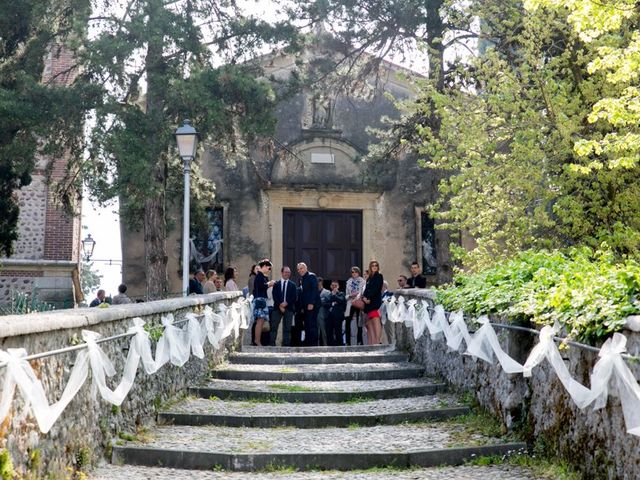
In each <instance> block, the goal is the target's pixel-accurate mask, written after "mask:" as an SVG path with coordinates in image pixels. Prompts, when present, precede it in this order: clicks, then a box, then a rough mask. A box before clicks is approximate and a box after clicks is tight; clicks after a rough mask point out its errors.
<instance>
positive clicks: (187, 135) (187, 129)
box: [175, 120, 198, 297]
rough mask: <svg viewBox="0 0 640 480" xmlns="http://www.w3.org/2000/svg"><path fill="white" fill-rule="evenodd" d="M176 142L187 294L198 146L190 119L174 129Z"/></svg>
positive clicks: (183, 282)
mask: <svg viewBox="0 0 640 480" xmlns="http://www.w3.org/2000/svg"><path fill="white" fill-rule="evenodd" d="M175 135H176V142H177V143H178V152H179V154H180V158H182V162H183V165H184V202H183V207H184V210H183V214H182V295H183V296H185V297H186V296H187V293H188V291H189V259H190V256H189V251H190V246H189V221H190V220H189V175H190V173H191V161H192V160H193V159H194V158H195V157H196V148H197V147H198V132H197V131H196V129H195V128H193V127H192V126H191V121H190V120H185V121H184V124H183V125H182V126H181V127H179V128H177V129H176V133H175Z"/></svg>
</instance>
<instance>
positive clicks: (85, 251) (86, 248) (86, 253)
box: [82, 233, 96, 262]
mask: <svg viewBox="0 0 640 480" xmlns="http://www.w3.org/2000/svg"><path fill="white" fill-rule="evenodd" d="M95 246H96V241H95V240H94V239H93V238H91V234H90V233H89V234H87V236H86V238H85V239H84V240H82V256H83V257H84V261H85V262H88V261H89V260H91V255H93V249H94V248H95Z"/></svg>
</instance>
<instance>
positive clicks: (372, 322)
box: [362, 260, 384, 345]
mask: <svg viewBox="0 0 640 480" xmlns="http://www.w3.org/2000/svg"><path fill="white" fill-rule="evenodd" d="M383 282H384V278H383V277H382V274H381V273H380V264H379V263H378V262H377V261H375V260H372V261H371V262H370V263H369V277H368V278H367V283H366V285H365V287H364V292H363V293H362V301H363V302H364V310H363V311H364V314H365V315H366V319H365V327H367V339H368V340H369V342H368V343H369V345H378V344H379V343H380V335H381V334H382V323H381V322H380V312H379V309H380V307H381V306H382V285H383Z"/></svg>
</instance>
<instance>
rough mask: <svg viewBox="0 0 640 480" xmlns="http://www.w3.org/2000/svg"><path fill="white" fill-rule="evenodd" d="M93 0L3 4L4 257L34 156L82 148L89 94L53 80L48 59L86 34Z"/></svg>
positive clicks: (0, 152)
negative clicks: (86, 16)
mask: <svg viewBox="0 0 640 480" xmlns="http://www.w3.org/2000/svg"><path fill="white" fill-rule="evenodd" d="M88 8H89V1H88V0H24V1H19V2H14V1H6V0H2V1H0V11H1V12H2V14H1V15H0V32H2V33H1V34H0V212H2V215H0V254H4V255H10V254H11V252H12V243H13V242H14V241H15V240H16V238H17V230H16V228H17V222H18V214H19V207H18V204H17V198H16V196H15V191H16V190H17V189H20V188H21V187H24V186H26V185H29V183H31V173H32V171H33V168H34V164H35V158H36V154H42V155H45V154H48V155H50V156H59V155H63V154H65V153H69V152H70V151H79V150H80V149H81V147H82V119H83V115H84V111H85V109H86V108H88V106H89V105H90V98H91V90H92V89H91V88H90V87H88V86H87V85H85V84H82V83H80V82H78V83H75V82H73V78H74V74H73V73H74V72H72V71H65V72H61V74H60V75H59V76H50V75H49V76H48V78H47V79H46V81H44V82H43V73H44V71H43V70H44V66H45V59H46V58H48V57H49V58H51V57H55V56H56V55H59V54H60V52H64V51H65V50H66V49H67V48H69V45H68V43H69V42H73V41H75V39H77V38H78V37H79V36H81V35H82V28H81V27H80V28H79V29H78V27H79V25H80V26H81V25H82V22H81V21H80V22H78V20H79V19H82V18H83V15H84V14H86V12H87V9H88Z"/></svg>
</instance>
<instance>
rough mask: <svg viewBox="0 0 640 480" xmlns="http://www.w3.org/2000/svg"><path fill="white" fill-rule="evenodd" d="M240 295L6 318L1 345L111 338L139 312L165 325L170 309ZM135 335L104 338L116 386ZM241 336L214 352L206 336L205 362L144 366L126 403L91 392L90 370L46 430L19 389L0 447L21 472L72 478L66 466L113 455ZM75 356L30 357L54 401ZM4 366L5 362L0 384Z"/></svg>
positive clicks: (33, 346)
mask: <svg viewBox="0 0 640 480" xmlns="http://www.w3.org/2000/svg"><path fill="white" fill-rule="evenodd" d="M239 296H240V293H239V292H238V293H235V292H233V293H231V292H220V293H212V294H208V295H198V296H191V297H187V298H178V299H170V300H160V301H154V302H147V303H137V304H130V305H118V306H111V307H109V308H85V309H73V310H58V311H53V312H46V313H33V314H28V315H16V316H6V317H0V349H2V350H7V349H9V348H25V349H26V350H27V352H28V353H29V354H35V353H40V352H45V351H50V350H55V349H59V348H64V347H69V346H72V345H74V344H77V343H81V342H82V340H81V338H82V336H81V332H82V330H92V331H95V332H98V333H100V335H101V336H102V337H108V336H113V335H117V334H121V333H125V332H127V330H128V329H129V328H130V327H131V326H132V319H133V318H135V317H140V318H142V319H143V320H144V321H145V322H146V323H147V324H150V325H161V323H160V322H161V317H162V315H165V314H168V313H172V314H173V315H174V317H175V319H176V321H179V320H180V319H181V318H184V315H185V314H186V313H188V312H195V311H198V310H199V309H200V308H201V307H203V306H204V305H210V306H212V308H214V307H215V305H214V304H217V303H220V302H224V303H226V304H231V303H232V302H233V301H234V300H235V299H237V298H238V297H239ZM130 338H131V337H124V338H120V339H117V340H113V341H109V342H104V343H101V344H100V346H101V348H102V349H103V351H104V352H105V353H106V354H107V356H108V357H109V358H110V359H111V361H112V362H113V364H114V366H115V369H116V372H117V373H116V378H114V379H112V381H111V382H109V386H110V387H111V388H114V387H115V386H116V385H117V384H118V383H119V381H120V375H121V373H122V369H123V365H124V362H125V359H126V355H127V350H128V346H129V342H130ZM238 341H239V339H236V338H231V337H229V338H227V340H226V341H224V342H223V343H221V345H220V348H218V349H216V350H214V349H213V347H212V346H211V345H210V344H209V343H208V342H206V343H205V347H204V348H205V354H206V355H205V358H204V359H203V360H200V359H198V358H196V357H194V356H192V357H191V359H190V360H189V362H187V363H186V364H185V365H184V366H183V367H181V368H178V367H175V366H173V365H171V364H167V365H165V366H164V367H162V368H161V369H160V370H159V371H158V372H157V373H156V374H154V375H147V374H146V373H145V372H144V369H143V368H142V367H139V368H138V373H137V376H136V381H135V384H134V386H133V388H132V389H131V391H130V393H129V395H128V396H127V398H126V399H125V400H124V402H123V404H122V405H121V406H120V407H116V406H114V405H111V404H109V403H107V402H105V401H104V400H102V399H101V398H100V395H99V394H96V393H95V392H94V391H93V388H92V386H91V383H90V382H91V374H90V375H89V379H87V382H86V383H85V385H84V386H83V387H82V388H81V389H80V391H79V392H78V394H77V395H76V397H75V398H74V399H73V400H72V401H71V403H70V404H69V405H68V406H67V408H66V409H65V411H64V412H63V413H62V415H61V416H60V418H59V419H58V421H57V422H56V423H55V424H54V425H53V427H52V428H51V430H50V431H49V432H48V433H46V434H42V433H40V430H39V429H38V426H37V424H36V422H35V419H34V418H33V417H32V416H31V414H27V413H26V412H25V409H24V402H23V400H22V397H21V395H20V394H19V392H16V394H15V395H14V401H13V406H12V409H11V411H10V413H9V416H8V417H7V418H6V419H5V421H4V422H3V423H1V424H0V450H2V449H6V450H7V451H8V452H9V454H10V456H11V459H12V461H13V464H14V467H15V469H16V472H18V473H21V474H27V473H30V474H31V475H32V476H33V477H35V478H41V476H44V474H48V475H51V476H52V478H66V477H68V470H67V469H68V467H75V468H78V467H86V466H88V465H89V464H95V463H96V462H97V461H98V460H99V459H100V458H101V457H103V456H104V455H105V454H106V455H109V453H110V448H111V445H112V444H113V442H117V441H118V439H119V437H130V436H132V435H133V436H135V435H138V436H143V435H144V426H145V425H147V424H149V423H151V422H152V421H153V419H154V416H155V412H156V410H157V409H158V407H160V406H161V405H162V404H163V403H165V402H166V401H167V400H168V399H170V398H172V397H174V396H175V395H176V394H177V393H178V392H184V391H186V387H187V386H189V385H193V384H195V383H200V382H201V381H203V380H204V379H205V378H206V376H207V373H208V371H209V369H210V368H211V367H212V366H213V365H215V364H217V363H220V362H222V361H223V360H224V359H225V358H226V356H227V354H228V353H229V351H232V350H234V349H235V348H236V346H237V345H238ZM75 356H76V352H69V353H63V354H58V355H54V356H51V357H46V358H43V359H40V360H33V361H31V365H32V367H33V369H34V371H35V372H36V374H37V375H38V377H39V378H40V379H41V380H42V383H43V386H44V388H45V391H46V392H47V395H48V399H49V403H53V402H55V401H57V399H58V398H59V397H60V395H61V393H62V391H63V389H64V387H65V385H66V384H67V379H68V377H69V372H70V370H71V368H72V366H73V364H74V359H75ZM4 371H5V369H4V368H0V385H2V383H1V382H2V379H3V377H4ZM0 458H1V457H0ZM0 461H1V460H0Z"/></svg>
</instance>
